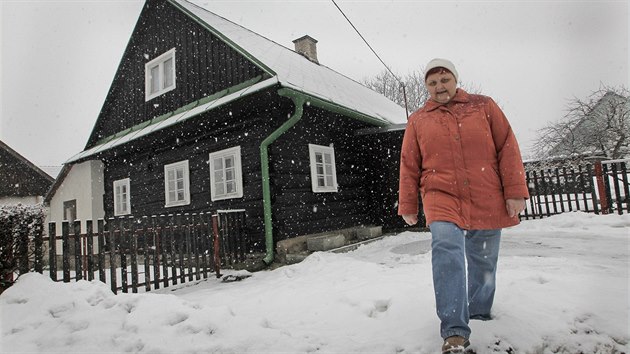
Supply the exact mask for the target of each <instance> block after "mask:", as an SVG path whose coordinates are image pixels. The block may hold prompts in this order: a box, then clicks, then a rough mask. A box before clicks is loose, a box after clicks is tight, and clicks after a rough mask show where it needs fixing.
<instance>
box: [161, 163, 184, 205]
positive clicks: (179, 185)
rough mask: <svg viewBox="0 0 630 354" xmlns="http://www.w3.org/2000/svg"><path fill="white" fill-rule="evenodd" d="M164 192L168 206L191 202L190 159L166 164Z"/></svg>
mask: <svg viewBox="0 0 630 354" xmlns="http://www.w3.org/2000/svg"><path fill="white" fill-rule="evenodd" d="M164 194H165V196H166V206H167V207H171V206H177V205H186V204H190V182H189V180H188V160H186V161H180V162H176V163H172V164H170V165H165V166H164Z"/></svg>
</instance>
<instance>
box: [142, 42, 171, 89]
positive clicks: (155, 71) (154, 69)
mask: <svg viewBox="0 0 630 354" xmlns="http://www.w3.org/2000/svg"><path fill="white" fill-rule="evenodd" d="M145 78H146V79H145V100H146V101H148V100H150V99H152V98H154V97H157V96H159V95H161V94H163V93H166V92H168V91H170V90H172V89H174V88H175V48H173V49H171V50H169V51H168V52H166V53H164V54H162V55H160V56H159V57H157V58H155V59H153V60H151V61H150V62H148V63H147V64H146V65H145Z"/></svg>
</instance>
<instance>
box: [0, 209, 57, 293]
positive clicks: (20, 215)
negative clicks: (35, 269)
mask: <svg viewBox="0 0 630 354" xmlns="http://www.w3.org/2000/svg"><path fill="white" fill-rule="evenodd" d="M45 217H46V215H45V211H44V207H43V206H42V205H21V204H18V205H0V292H1V290H2V289H6V288H8V287H9V286H11V285H12V284H13V282H14V281H15V279H14V278H15V277H14V274H17V275H18V277H19V275H20V274H24V273H27V272H29V271H31V269H32V266H33V264H32V263H33V262H32V259H33V254H34V244H33V239H34V237H35V235H36V233H41V232H42V230H43V228H44V220H45Z"/></svg>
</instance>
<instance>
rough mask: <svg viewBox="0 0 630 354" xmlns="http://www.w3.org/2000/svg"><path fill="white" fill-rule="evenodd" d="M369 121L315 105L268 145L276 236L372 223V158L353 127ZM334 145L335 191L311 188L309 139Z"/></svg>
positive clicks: (282, 236) (286, 236)
mask: <svg viewBox="0 0 630 354" xmlns="http://www.w3.org/2000/svg"><path fill="white" fill-rule="evenodd" d="M366 126H367V124H365V123H361V122H358V121H356V120H354V119H351V118H348V117H342V116H339V115H337V114H333V113H330V112H327V111H323V110H321V109H318V108H314V107H306V109H305V110H304V116H303V118H302V119H301V120H300V121H299V122H298V124H296V126H294V127H293V128H291V129H290V130H289V131H287V132H286V133H285V134H284V135H282V136H281V137H280V138H279V139H278V140H277V141H276V142H275V143H274V144H272V145H271V147H270V156H271V157H272V159H271V166H270V169H271V175H272V178H271V181H272V184H271V191H272V198H273V223H274V230H276V232H275V237H276V239H284V238H290V237H295V236H299V235H305V234H312V233H318V232H323V231H331V230H337V229H342V228H347V227H352V226H358V225H365V224H370V223H371V222H372V220H371V218H370V209H371V206H370V204H369V193H370V190H369V187H368V184H369V180H368V174H367V172H368V171H369V169H370V168H371V163H370V159H371V158H372V157H371V156H370V154H369V152H368V151H366V150H365V147H364V146H362V145H361V144H357V139H356V137H355V136H354V131H355V130H357V129H361V128H365V127H366ZM309 143H310V144H317V145H323V146H329V145H330V144H333V147H334V151H335V162H336V172H337V183H338V185H339V190H338V192H336V193H334V192H333V193H313V191H312V187H311V176H310V160H309V149H308V144H309Z"/></svg>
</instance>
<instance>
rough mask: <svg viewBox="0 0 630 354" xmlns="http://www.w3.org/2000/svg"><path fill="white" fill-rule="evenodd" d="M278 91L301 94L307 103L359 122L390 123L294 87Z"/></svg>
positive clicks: (383, 125) (285, 94)
mask: <svg viewBox="0 0 630 354" xmlns="http://www.w3.org/2000/svg"><path fill="white" fill-rule="evenodd" d="M278 93H280V94H281V95H283V96H287V97H294V96H301V97H303V98H304V99H305V101H306V102H308V104H309V105H312V106H315V107H319V108H322V109H324V110H327V111H330V112H334V113H338V114H341V115H343V116H347V117H350V118H353V119H356V120H359V121H361V122H365V123H368V124H371V125H375V126H377V127H386V126H389V125H391V123H390V122H388V121H386V120H383V119H380V118H376V117H373V116H370V115H367V114H364V113H361V112H359V111H356V110H354V109H351V108H348V107H345V106H342V105H340V104H337V103H334V102H331V101H328V100H325V99H322V98H319V97H316V96H313V95H311V94H308V93H305V92H302V91H299V90H296V89H294V88H288V87H283V88H281V89H279V90H278Z"/></svg>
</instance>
